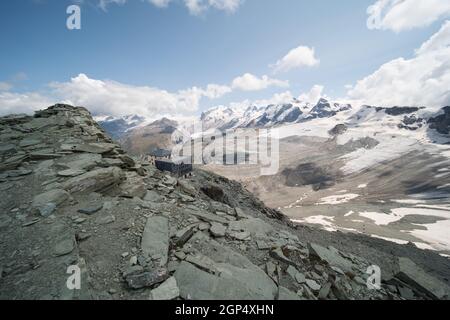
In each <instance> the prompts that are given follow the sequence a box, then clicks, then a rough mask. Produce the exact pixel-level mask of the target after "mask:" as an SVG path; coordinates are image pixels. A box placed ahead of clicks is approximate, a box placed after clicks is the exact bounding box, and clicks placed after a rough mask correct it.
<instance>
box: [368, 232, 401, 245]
mask: <svg viewBox="0 0 450 320" xmlns="http://www.w3.org/2000/svg"><path fill="white" fill-rule="evenodd" d="M371 237H372V238H377V239H382V240H386V241H389V242H394V243H397V244H407V243H408V241H406V240H400V239H394V238H387V237H381V236H377V235H375V234H373V235H371Z"/></svg>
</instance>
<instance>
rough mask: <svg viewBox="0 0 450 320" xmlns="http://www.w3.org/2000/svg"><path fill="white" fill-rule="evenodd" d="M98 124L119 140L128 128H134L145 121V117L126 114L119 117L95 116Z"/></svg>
mask: <svg viewBox="0 0 450 320" xmlns="http://www.w3.org/2000/svg"><path fill="white" fill-rule="evenodd" d="M96 120H97V122H98V123H99V124H100V126H101V127H102V128H103V129H104V130H105V131H106V132H107V133H108V134H109V135H110V136H111V138H113V139H114V140H119V139H120V138H122V137H123V136H124V135H125V134H126V133H127V132H128V131H129V130H130V129H132V128H136V127H137V126H139V125H141V124H142V123H144V122H145V120H146V118H145V117H142V116H138V115H128V116H124V117H120V118H115V117H106V118H102V117H97V118H96Z"/></svg>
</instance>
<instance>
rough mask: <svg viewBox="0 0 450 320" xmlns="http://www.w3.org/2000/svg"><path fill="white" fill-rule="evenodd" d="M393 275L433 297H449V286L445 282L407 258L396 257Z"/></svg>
mask: <svg viewBox="0 0 450 320" xmlns="http://www.w3.org/2000/svg"><path fill="white" fill-rule="evenodd" d="M395 277H396V278H397V279H399V280H401V281H403V282H405V283H407V284H408V285H410V286H411V287H412V288H414V289H416V290H417V291H419V292H421V293H423V294H426V295H427V296H429V297H431V298H433V299H443V298H445V297H447V298H448V297H450V288H449V287H448V286H447V285H446V284H445V283H443V282H442V281H440V280H438V279H436V278H434V277H433V276H431V275H429V274H428V273H426V272H425V271H424V270H423V269H422V268H420V267H419V266H418V265H416V264H415V263H414V262H412V261H411V260H410V259H408V258H399V259H398V272H397V273H396V275H395Z"/></svg>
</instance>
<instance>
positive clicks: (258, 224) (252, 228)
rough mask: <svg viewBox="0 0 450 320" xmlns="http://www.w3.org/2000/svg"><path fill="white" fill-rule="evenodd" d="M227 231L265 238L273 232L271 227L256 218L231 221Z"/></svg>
mask: <svg viewBox="0 0 450 320" xmlns="http://www.w3.org/2000/svg"><path fill="white" fill-rule="evenodd" d="M228 228H229V230H233V231H241V232H248V233H250V234H251V235H253V236H256V237H267V235H268V234H269V233H271V232H272V231H273V227H272V226H271V225H270V224H268V223H266V222H264V221H263V220H261V219H258V218H249V219H245V220H239V221H231V222H230V225H229V227H228Z"/></svg>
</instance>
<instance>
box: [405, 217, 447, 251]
mask: <svg viewBox="0 0 450 320" xmlns="http://www.w3.org/2000/svg"><path fill="white" fill-rule="evenodd" d="M424 227H426V228H427V230H413V231H410V232H409V233H410V234H412V235H413V236H415V237H417V238H420V239H422V240H424V241H426V242H427V243H429V244H430V245H431V246H432V247H433V248H434V249H435V250H449V249H450V232H449V230H450V220H441V221H437V222H436V223H433V224H426V225H424Z"/></svg>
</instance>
